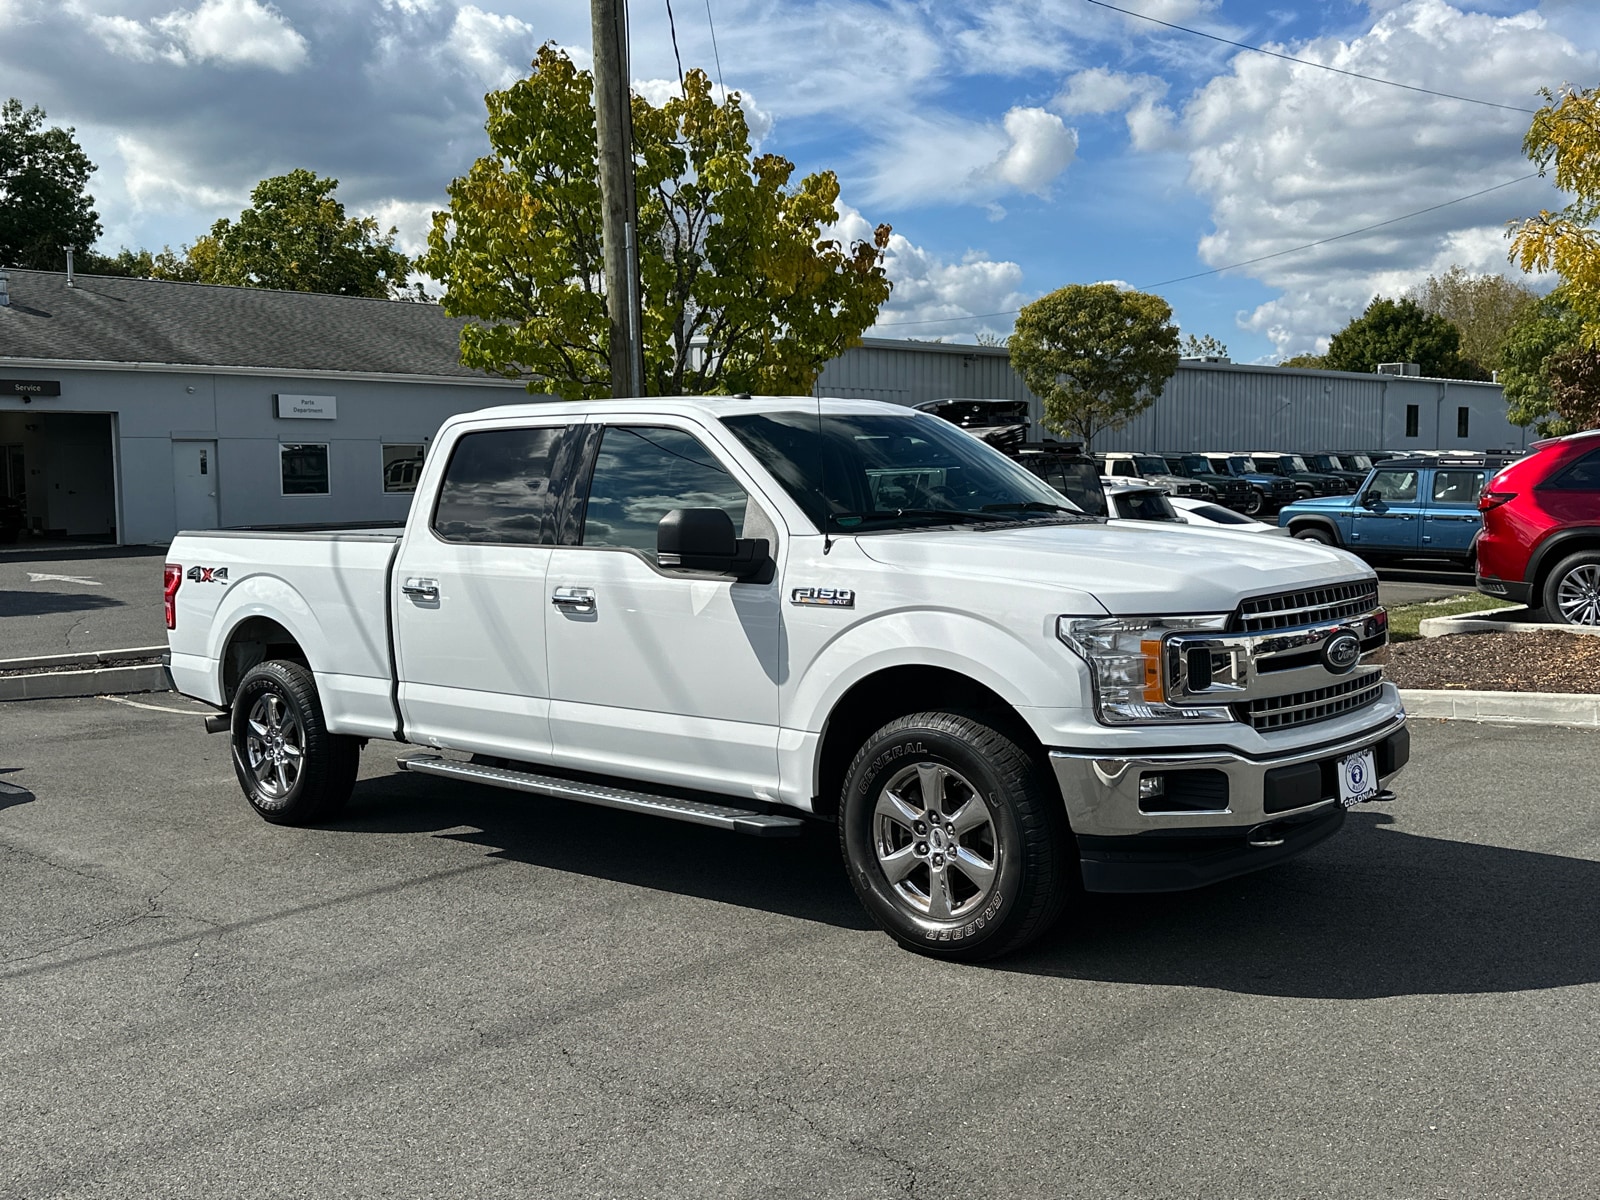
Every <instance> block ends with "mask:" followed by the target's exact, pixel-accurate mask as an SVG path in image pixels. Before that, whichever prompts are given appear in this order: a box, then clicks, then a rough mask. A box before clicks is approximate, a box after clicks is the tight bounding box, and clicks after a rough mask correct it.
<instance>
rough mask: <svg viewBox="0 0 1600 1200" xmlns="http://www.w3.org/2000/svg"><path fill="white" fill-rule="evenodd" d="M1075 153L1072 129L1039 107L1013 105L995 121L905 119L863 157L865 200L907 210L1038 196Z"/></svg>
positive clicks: (935, 116)
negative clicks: (1020, 195)
mask: <svg viewBox="0 0 1600 1200" xmlns="http://www.w3.org/2000/svg"><path fill="white" fill-rule="evenodd" d="M1077 148H1078V134H1077V131H1076V130H1074V129H1070V128H1068V127H1067V126H1066V125H1065V124H1063V123H1062V120H1061V118H1060V117H1058V116H1056V115H1055V114H1053V113H1047V112H1045V111H1044V110H1043V109H1040V108H1021V107H1019V108H1013V109H1011V110H1010V111H1009V112H1008V113H1006V115H1005V118H1004V119H1003V121H1001V122H1000V123H998V124H996V123H993V122H986V121H969V120H966V119H965V118H962V117H958V116H955V115H953V114H950V113H934V114H931V115H924V116H918V117H908V118H903V119H901V120H900V121H899V122H898V123H897V124H896V127H895V129H894V132H893V134H892V135H891V137H890V138H889V139H887V140H885V141H883V142H880V143H879V144H878V145H877V146H876V147H874V148H873V149H872V150H871V151H870V152H869V154H868V156H867V162H866V164H865V168H866V171H867V173H868V174H869V175H870V176H871V182H870V183H869V185H868V195H869V197H870V198H871V199H872V200H874V201H875V202H878V203H885V204H898V205H905V206H913V205H923V204H944V203H961V204H979V205H984V204H991V205H992V203H993V202H994V201H995V200H996V199H998V198H999V197H1000V196H1002V195H1005V194H1006V193H1008V192H1013V191H1015V192H1022V193H1025V194H1027V195H1034V196H1042V195H1046V194H1047V193H1048V192H1049V190H1050V185H1051V184H1052V183H1053V182H1054V181H1055V180H1056V178H1057V177H1059V176H1060V174H1061V173H1062V172H1063V171H1065V170H1066V169H1067V167H1068V165H1069V164H1070V163H1071V162H1072V159H1073V156H1074V155H1075V154H1076V153H1077Z"/></svg>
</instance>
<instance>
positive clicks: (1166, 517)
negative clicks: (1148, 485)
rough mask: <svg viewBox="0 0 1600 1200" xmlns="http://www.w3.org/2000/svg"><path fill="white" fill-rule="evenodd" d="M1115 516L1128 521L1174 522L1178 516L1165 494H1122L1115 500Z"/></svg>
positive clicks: (1155, 492) (1150, 492)
mask: <svg viewBox="0 0 1600 1200" xmlns="http://www.w3.org/2000/svg"><path fill="white" fill-rule="evenodd" d="M1115 499H1116V504H1117V515H1118V516H1119V517H1126V518H1127V519H1128V520H1130V521H1176V520H1177V519H1178V514H1177V513H1175V512H1173V511H1172V504H1171V503H1170V502H1169V501H1168V500H1167V494H1166V493H1165V492H1157V491H1148V492H1142V491H1141V492H1123V493H1122V494H1121V495H1120V496H1117V497H1116V498H1115Z"/></svg>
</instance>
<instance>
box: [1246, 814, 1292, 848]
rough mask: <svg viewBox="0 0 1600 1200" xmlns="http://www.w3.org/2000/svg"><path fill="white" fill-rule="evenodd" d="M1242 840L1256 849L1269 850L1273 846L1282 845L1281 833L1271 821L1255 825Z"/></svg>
mask: <svg viewBox="0 0 1600 1200" xmlns="http://www.w3.org/2000/svg"><path fill="white" fill-rule="evenodd" d="M1244 840H1245V841H1246V842H1247V843H1249V844H1250V845H1251V846H1254V847H1255V848H1256V849H1257V850H1270V849H1271V848H1272V847H1273V846H1281V845H1283V835H1282V833H1281V831H1280V830H1279V829H1278V826H1277V824H1276V822H1273V821H1268V822H1267V823H1266V824H1265V825H1257V826H1256V827H1255V828H1254V829H1252V830H1251V831H1250V832H1249V833H1247V834H1246V835H1245V839H1244Z"/></svg>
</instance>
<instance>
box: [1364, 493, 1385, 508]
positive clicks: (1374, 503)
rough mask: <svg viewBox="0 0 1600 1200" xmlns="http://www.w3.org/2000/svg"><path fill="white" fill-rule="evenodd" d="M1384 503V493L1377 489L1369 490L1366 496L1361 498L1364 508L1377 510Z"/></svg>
mask: <svg viewBox="0 0 1600 1200" xmlns="http://www.w3.org/2000/svg"><path fill="white" fill-rule="evenodd" d="M1382 503H1383V493H1382V492H1380V491H1378V490H1377V489H1375V488H1371V489H1368V491H1367V493H1366V495H1364V496H1362V497H1361V507H1362V508H1377V507H1378V505H1380V504H1382Z"/></svg>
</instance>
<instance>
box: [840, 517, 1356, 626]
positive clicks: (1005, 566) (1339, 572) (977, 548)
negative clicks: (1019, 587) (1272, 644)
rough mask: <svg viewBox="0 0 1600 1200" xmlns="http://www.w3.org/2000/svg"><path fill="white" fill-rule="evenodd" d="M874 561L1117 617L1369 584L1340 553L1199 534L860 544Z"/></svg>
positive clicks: (1283, 541) (1177, 530) (1048, 534)
mask: <svg viewBox="0 0 1600 1200" xmlns="http://www.w3.org/2000/svg"><path fill="white" fill-rule="evenodd" d="M856 544H857V545H858V547H859V548H860V550H861V552H862V553H863V554H865V555H866V556H867V557H868V558H870V559H872V560H873V561H874V562H878V563H883V564H885V565H887V566H894V567H905V568H907V569H909V570H916V571H923V572H928V573H930V574H932V575H934V576H939V575H945V576H959V577H962V578H966V579H973V578H982V579H992V580H993V581H994V582H995V583H997V584H1001V585H1008V584H1016V583H1030V584H1042V585H1045V586H1050V585H1055V586H1058V587H1062V588H1070V589H1072V590H1073V591H1078V592H1088V593H1090V594H1092V595H1093V596H1094V597H1095V599H1097V600H1099V601H1100V603H1101V604H1103V605H1104V606H1105V608H1106V610H1107V611H1108V612H1110V613H1113V614H1115V615H1117V616H1133V615H1142V614H1168V615H1171V614H1179V613H1225V612H1232V611H1233V610H1234V609H1235V608H1236V607H1238V604H1239V602H1240V601H1241V600H1242V599H1244V598H1245V597H1247V596H1257V595H1262V594H1265V593H1270V592H1277V591H1289V590H1292V589H1295V588H1303V587H1312V586H1320V585H1324V584H1330V583H1340V582H1345V581H1348V580H1354V579H1370V578H1372V575H1373V572H1372V569H1371V568H1370V567H1368V566H1366V564H1364V563H1362V562H1360V561H1359V560H1357V559H1355V558H1354V557H1352V556H1351V555H1349V554H1347V553H1345V552H1344V551H1343V550H1335V549H1334V548H1333V547H1331V546H1323V545H1320V544H1318V543H1315V542H1303V541H1291V540H1290V539H1287V538H1266V537H1262V536H1261V535H1259V534H1255V533H1233V532H1229V531H1226V530H1211V529H1205V528H1202V527H1200V526H1194V525H1190V526H1178V527H1173V526H1164V525H1160V524H1157V523H1154V522H1149V523H1145V524H1144V527H1133V526H1118V527H1112V526H1107V525H1101V524H1094V525H1087V524H1085V525H1037V526H1017V527H1015V528H1010V529H951V530H928V531H926V532H921V531H918V532H907V533H885V534H878V535H874V536H868V537H858V538H857V539H856Z"/></svg>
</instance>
